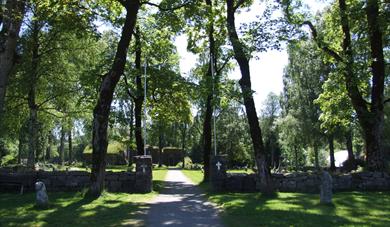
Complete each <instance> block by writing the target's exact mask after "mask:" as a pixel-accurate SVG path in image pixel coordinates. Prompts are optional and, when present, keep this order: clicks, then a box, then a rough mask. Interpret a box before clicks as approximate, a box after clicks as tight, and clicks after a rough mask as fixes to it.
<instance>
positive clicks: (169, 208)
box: [146, 169, 223, 227]
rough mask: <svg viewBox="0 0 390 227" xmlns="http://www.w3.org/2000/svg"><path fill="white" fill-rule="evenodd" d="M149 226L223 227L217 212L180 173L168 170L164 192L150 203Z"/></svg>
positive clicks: (147, 221) (201, 193)
mask: <svg viewBox="0 0 390 227" xmlns="http://www.w3.org/2000/svg"><path fill="white" fill-rule="evenodd" d="M149 205H150V210H149V212H148V214H147V220H146V226H148V227H149V226H217V227H222V226H223V225H222V224H221V220H220V218H219V217H218V211H217V209H216V208H215V207H214V206H213V205H212V204H211V203H209V202H207V199H206V198H205V196H204V193H203V192H202V190H201V189H200V188H199V187H197V186H196V185H194V184H193V183H192V182H191V181H190V180H189V179H188V178H187V177H186V176H184V174H183V173H182V172H181V171H180V170H177V169H170V170H168V173H167V176H166V178H165V185H164V189H163V190H162V191H161V193H160V194H159V195H158V196H157V197H156V198H155V199H154V200H153V201H151V202H150V204H149Z"/></svg>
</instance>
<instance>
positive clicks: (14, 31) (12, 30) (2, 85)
mask: <svg viewBox="0 0 390 227" xmlns="http://www.w3.org/2000/svg"><path fill="white" fill-rule="evenodd" d="M25 5H26V2H25V0H8V1H6V5H5V11H4V13H2V20H1V22H0V25H1V26H2V29H1V31H0V120H1V115H2V113H3V110H4V101H5V93H6V87H7V82H8V77H9V75H10V73H11V71H12V68H13V66H14V64H15V56H16V53H15V49H16V44H17V41H18V37H19V31H20V27H21V25H22V21H23V16H24V9H25Z"/></svg>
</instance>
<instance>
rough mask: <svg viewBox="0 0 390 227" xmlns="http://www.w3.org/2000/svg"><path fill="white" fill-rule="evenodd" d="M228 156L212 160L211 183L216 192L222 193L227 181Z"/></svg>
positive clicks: (217, 156)
mask: <svg viewBox="0 0 390 227" xmlns="http://www.w3.org/2000/svg"><path fill="white" fill-rule="evenodd" d="M226 177H227V176H226V155H216V156H213V157H212V158H211V163H210V182H211V188H212V190H214V191H222V190H223V189H224V183H225V180H226Z"/></svg>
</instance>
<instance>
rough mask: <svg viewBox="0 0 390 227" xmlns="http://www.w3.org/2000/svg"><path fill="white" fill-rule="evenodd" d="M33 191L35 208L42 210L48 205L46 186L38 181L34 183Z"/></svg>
mask: <svg viewBox="0 0 390 227" xmlns="http://www.w3.org/2000/svg"><path fill="white" fill-rule="evenodd" d="M35 190H36V192H37V195H36V203H37V206H39V207H42V208H47V207H48V205H49V197H48V196H47V193H46V186H45V184H44V183H43V182H41V181H38V182H36V183H35Z"/></svg>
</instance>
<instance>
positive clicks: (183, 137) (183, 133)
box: [181, 124, 187, 169]
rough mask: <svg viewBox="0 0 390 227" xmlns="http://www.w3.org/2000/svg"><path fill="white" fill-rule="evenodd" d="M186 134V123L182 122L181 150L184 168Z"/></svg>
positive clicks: (183, 166)
mask: <svg viewBox="0 0 390 227" xmlns="http://www.w3.org/2000/svg"><path fill="white" fill-rule="evenodd" d="M186 136H187V124H184V126H183V129H182V140H181V142H182V143H181V145H182V146H181V149H182V152H183V164H182V168H183V169H184V168H185V158H186V152H185V149H186Z"/></svg>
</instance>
